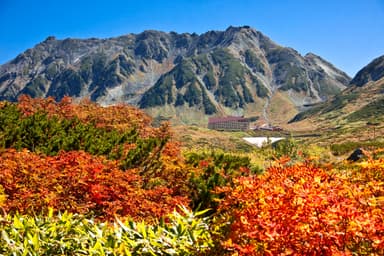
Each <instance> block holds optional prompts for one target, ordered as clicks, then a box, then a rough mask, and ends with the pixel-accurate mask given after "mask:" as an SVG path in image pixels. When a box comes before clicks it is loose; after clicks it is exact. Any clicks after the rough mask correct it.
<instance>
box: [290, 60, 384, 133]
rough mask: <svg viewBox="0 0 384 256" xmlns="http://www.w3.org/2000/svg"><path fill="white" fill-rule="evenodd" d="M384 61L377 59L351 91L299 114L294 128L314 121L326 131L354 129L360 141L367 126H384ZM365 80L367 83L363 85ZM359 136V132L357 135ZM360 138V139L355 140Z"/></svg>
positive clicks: (358, 77) (294, 119)
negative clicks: (302, 123)
mask: <svg viewBox="0 0 384 256" xmlns="http://www.w3.org/2000/svg"><path fill="white" fill-rule="evenodd" d="M383 62H384V58H383V57H380V58H377V59H375V60H373V61H372V62H371V63H369V64H368V65H367V66H366V67H364V68H363V69H361V70H360V71H359V72H358V73H357V74H356V76H355V77H354V78H353V79H352V81H351V85H350V87H349V88H347V89H345V90H344V91H343V92H342V93H340V94H338V95H336V96H334V97H332V98H331V99H329V100H328V101H326V102H323V103H320V104H316V105H314V106H312V107H311V108H310V109H308V110H306V111H303V112H301V113H299V114H298V115H296V116H295V117H294V118H293V119H292V120H291V123H292V126H296V127H298V126H300V125H301V122H303V121H310V122H312V123H313V124H315V125H316V126H317V129H320V130H321V129H323V130H333V129H336V130H337V129H339V130H345V129H352V130H356V131H358V132H359V136H361V137H360V138H363V137H364V136H363V134H365V133H367V131H368V130H369V129H367V126H369V125H372V124H375V125H376V126H378V127H382V125H383V122H384V69H383V68H382V67H383ZM364 81H365V83H364V84H362V83H363V82H364ZM353 134H355V133H353ZM355 139H356V138H355Z"/></svg>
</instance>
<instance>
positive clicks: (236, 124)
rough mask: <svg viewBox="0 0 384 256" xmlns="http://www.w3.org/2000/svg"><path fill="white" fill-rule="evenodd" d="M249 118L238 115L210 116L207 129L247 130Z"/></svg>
mask: <svg viewBox="0 0 384 256" xmlns="http://www.w3.org/2000/svg"><path fill="white" fill-rule="evenodd" d="M249 123H250V122H249V119H247V118H244V117H239V116H227V117H210V118H209V119H208V129H212V130H219V131H245V130H249Z"/></svg>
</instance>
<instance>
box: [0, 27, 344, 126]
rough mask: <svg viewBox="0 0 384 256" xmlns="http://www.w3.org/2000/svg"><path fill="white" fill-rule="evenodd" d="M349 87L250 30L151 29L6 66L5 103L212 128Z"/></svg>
mask: <svg viewBox="0 0 384 256" xmlns="http://www.w3.org/2000/svg"><path fill="white" fill-rule="evenodd" d="M348 82H349V77H348V76H347V75H345V73H343V72H341V71H340V70H338V69H337V68H335V67H334V66H333V65H331V64H330V63H329V62H327V61H325V60H323V59H322V58H320V57H319V56H316V55H314V54H309V55H307V56H305V57H303V56H301V55H300V54H299V53H298V52H297V51H295V50H294V49H292V48H287V47H282V46H279V45H278V44H276V43H274V42H273V41H272V40H271V39H269V38H268V37H267V36H265V35H263V34H262V33H261V32H259V31H257V30H255V29H253V28H251V27H249V26H242V27H229V28H228V29H226V30H225V31H208V32H206V33H203V34H201V35H197V34H195V33H192V34H190V33H182V34H179V33H176V32H170V33H166V32H162V31H155V30H147V31H143V32H142V33H139V34H126V35H122V36H119V37H114V38H108V39H97V38H90V39H72V38H67V39H64V40H59V39H56V38H55V37H53V36H50V37H48V38H47V39H46V40H44V41H43V42H41V43H39V44H37V45H36V46H35V47H33V48H32V49H28V50H27V51H25V52H24V53H22V54H20V55H18V56H17V57H16V58H15V59H14V60H12V61H11V62H10V63H7V64H5V65H2V66H0V99H6V100H16V99H17V98H18V97H19V95H21V94H29V95H31V96H33V97H47V96H53V97H55V98H56V99H57V100H60V99H61V98H62V97H63V96H65V95H68V96H71V97H74V98H83V97H89V98H90V99H92V100H94V101H97V102H99V103H101V104H103V105H108V104H115V103H118V102H127V103H130V104H136V105H138V106H140V107H142V108H145V109H147V111H149V112H151V114H153V115H154V116H158V115H167V116H173V117H175V118H179V119H183V118H184V119H186V120H187V121H186V122H190V121H191V120H189V119H193V122H203V123H205V120H206V117H207V115H219V114H221V115H226V114H230V115H245V114H249V115H256V116H263V117H264V118H265V119H268V117H267V116H268V111H269V109H270V108H271V107H273V106H274V104H277V103H274V100H275V98H276V97H275V95H278V96H279V97H280V98H281V97H285V98H286V100H285V101H284V102H289V104H291V106H290V108H292V109H299V108H300V106H302V105H303V104H307V103H310V102H318V101H323V100H325V99H326V98H328V97H330V96H332V95H334V94H335V93H337V92H339V91H340V90H341V89H343V88H345V87H346V85H347V84H348ZM283 108H286V106H283ZM274 109H276V108H275V107H274ZM282 111H283V110H282ZM296 111H297V110H296ZM274 112H276V111H275V110H274ZM187 113H188V115H187V116H189V117H185V116H184V114H187ZM192 113H194V114H193V115H192ZM190 116H192V117H190ZM287 118H288V117H287Z"/></svg>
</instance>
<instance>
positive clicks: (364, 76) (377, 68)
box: [351, 55, 384, 86]
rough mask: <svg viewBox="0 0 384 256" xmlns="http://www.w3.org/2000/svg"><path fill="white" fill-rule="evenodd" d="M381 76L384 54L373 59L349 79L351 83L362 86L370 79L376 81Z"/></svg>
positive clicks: (383, 71) (383, 68)
mask: <svg viewBox="0 0 384 256" xmlns="http://www.w3.org/2000/svg"><path fill="white" fill-rule="evenodd" d="M382 77H384V55H383V56H380V57H378V58H376V59H374V60H373V61H372V62H370V63H369V64H368V65H367V66H365V67H364V68H363V69H361V70H360V71H359V72H357V74H356V76H355V77H354V78H353V79H352V81H351V85H356V86H363V85H365V84H366V83H368V82H370V81H378V80H380V79H381V78H382Z"/></svg>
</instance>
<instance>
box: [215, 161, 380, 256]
mask: <svg viewBox="0 0 384 256" xmlns="http://www.w3.org/2000/svg"><path fill="white" fill-rule="evenodd" d="M371 166H372V168H369V167H368V168H367V167H366V169H363V170H362V171H363V172H372V171H375V172H376V170H377V169H376V168H377V166H376V165H371ZM382 171H383V168H382V167H381V170H380V172H382ZM365 182H368V184H367V186H366V185H365V184H362V183H361V182H355V181H354V180H351V179H350V178H346V177H345V176H343V175H341V174H339V173H338V172H336V171H333V172H332V171H325V170H323V169H320V168H317V167H315V166H313V165H311V164H308V163H306V164H298V165H294V166H285V167H284V166H275V167H271V168H269V169H268V170H267V171H266V172H265V174H264V175H262V176H249V177H242V178H239V179H237V181H236V185H235V187H234V189H232V188H229V187H227V188H222V189H220V190H219V191H220V192H225V193H226V198H225V199H224V200H223V201H222V202H221V203H220V210H221V213H222V214H223V215H222V216H224V217H222V218H223V219H220V218H219V220H220V221H230V222H231V224H230V227H229V229H228V230H227V231H226V232H227V233H226V238H225V239H224V242H223V243H222V245H223V246H224V247H225V248H226V249H227V250H229V251H235V252H237V253H238V254H239V255H352V254H353V253H355V254H358V255H383V253H384V211H383V208H384V200H383V198H384V197H383V196H384V184H383V180H381V181H367V180H365ZM365 182H364V183H365ZM220 221H219V222H220Z"/></svg>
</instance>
